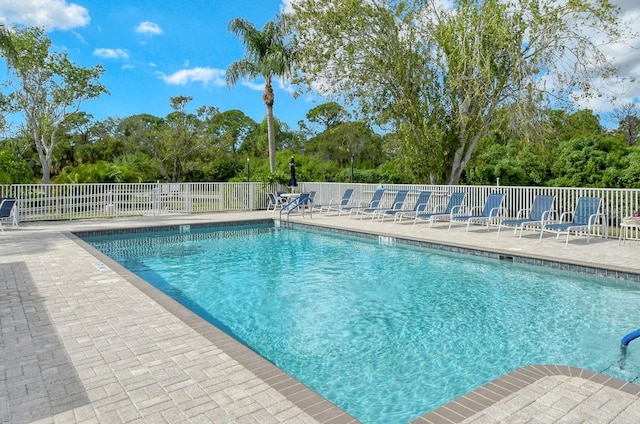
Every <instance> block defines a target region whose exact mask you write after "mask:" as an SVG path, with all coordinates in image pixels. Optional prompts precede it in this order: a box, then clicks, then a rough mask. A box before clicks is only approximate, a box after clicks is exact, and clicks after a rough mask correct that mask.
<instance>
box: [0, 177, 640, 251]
mask: <svg viewBox="0 0 640 424" xmlns="http://www.w3.org/2000/svg"><path fill="white" fill-rule="evenodd" d="M376 187H377V185H375V184H349V183H309V182H307V183H301V185H300V187H298V190H299V191H305V192H309V191H315V192H316V197H315V200H314V202H315V203H320V204H326V203H329V202H330V201H331V200H333V201H334V202H336V201H339V199H340V198H341V197H342V194H343V193H344V191H345V190H346V189H347V188H353V189H355V191H354V201H355V202H362V203H367V202H368V200H369V199H371V196H372V194H373V191H374V190H375V189H376ZM384 188H385V189H387V194H386V196H387V204H388V203H389V202H391V199H392V198H393V196H394V195H395V190H398V189H409V190H411V193H415V194H416V195H417V193H418V192H419V191H421V190H429V191H431V192H432V196H431V200H430V201H431V202H432V204H433V205H436V204H438V203H439V202H440V203H446V201H447V197H448V195H449V194H451V193H453V192H455V191H465V192H466V193H467V199H466V202H465V205H466V207H467V208H471V207H474V206H482V205H483V204H484V200H485V198H486V196H487V195H488V194H489V193H492V192H502V193H504V194H505V200H504V207H505V208H506V210H507V211H508V215H509V216H512V217H513V216H515V215H516V213H517V211H518V210H519V209H522V208H527V207H529V206H530V205H531V203H532V202H533V199H534V197H535V196H536V195H537V194H547V195H549V194H552V195H555V196H556V202H555V210H556V213H557V215H558V216H559V215H560V214H561V213H562V212H565V211H573V209H574V207H575V205H576V202H577V199H578V197H581V196H596V197H601V198H602V199H603V209H602V211H601V212H603V213H604V214H605V215H606V217H607V221H608V224H609V228H610V230H611V231H610V232H609V234H610V235H615V234H617V229H618V227H619V225H620V223H622V218H623V217H626V216H631V215H632V214H633V212H634V211H637V210H640V189H607V188H565V187H562V188H558V187H511V186H449V185H405V184H395V185H394V184H385V185H384ZM276 189H277V188H276V187H275V186H268V185H265V184H262V183H178V184H167V183H143V184H107V183H105V184H59V185H58V184H52V185H42V184H18V185H3V186H0V197H14V198H16V199H18V202H17V203H18V210H19V220H20V221H43V220H62V219H81V218H109V217H121V216H140V215H145V216H159V215H166V214H191V213H204V212H227V211H244V210H260V209H266V207H267V204H268V198H267V195H266V193H268V192H273V191H276ZM414 199H415V197H414ZM411 200H412V198H411V197H409V202H408V203H409V205H408V206H409V207H411V206H412V205H411ZM628 238H634V239H640V234H638V230H637V229H629V233H628Z"/></svg>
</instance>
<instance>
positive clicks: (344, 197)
mask: <svg viewBox="0 0 640 424" xmlns="http://www.w3.org/2000/svg"><path fill="white" fill-rule="evenodd" d="M351 196H353V189H352V188H348V189H346V190H345V191H344V194H343V195H342V200H340V206H347V205H348V204H349V202H350V201H351Z"/></svg>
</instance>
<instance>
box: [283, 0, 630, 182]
mask: <svg viewBox="0 0 640 424" xmlns="http://www.w3.org/2000/svg"><path fill="white" fill-rule="evenodd" d="M292 6H293V9H294V12H293V14H292V15H291V16H290V18H289V19H290V21H291V23H292V25H293V27H294V29H295V31H294V45H295V49H296V51H297V55H298V57H299V62H298V67H299V68H300V71H301V72H300V73H299V74H296V81H295V82H300V83H303V84H304V86H306V87H307V88H310V89H311V88H313V89H319V90H320V91H321V93H322V94H325V95H327V96H329V97H330V98H334V99H336V100H338V101H341V102H344V103H346V104H349V105H351V106H353V107H354V108H355V109H356V110H357V111H358V112H359V113H360V114H361V115H363V116H366V117H368V118H370V119H371V120H373V121H374V122H375V123H376V124H378V125H380V124H382V125H384V124H388V125H392V126H393V128H394V129H395V131H396V132H398V133H399V134H400V135H401V136H402V140H403V141H404V143H403V145H402V148H403V152H404V156H405V158H406V162H407V164H408V165H409V166H410V167H411V168H412V170H413V171H414V172H415V173H416V174H417V175H425V174H426V175H425V177H428V179H429V180H430V182H432V183H436V182H448V183H450V184H456V183H458V182H459V180H460V176H461V174H462V172H463V170H464V168H465V166H466V165H467V163H468V162H469V160H470V159H471V158H472V155H473V153H474V151H475V149H476V146H477V144H478V142H479V141H480V140H481V138H482V137H483V136H485V135H486V134H487V133H488V131H490V128H491V126H492V125H493V124H495V123H496V121H497V120H498V119H509V120H510V121H511V123H512V124H513V125H518V126H519V127H520V128H519V129H520V130H522V133H523V134H525V132H524V131H525V130H527V131H528V132H529V133H531V132H532V131H535V130H536V129H537V128H539V127H540V125H539V124H538V123H539V121H540V119H541V117H542V116H543V115H542V114H541V113H540V111H541V109H543V108H545V107H546V106H548V104H549V102H550V101H551V100H552V99H553V100H557V99H570V98H572V97H571V96H572V95H575V94H581V95H584V96H590V95H592V94H598V93H597V90H596V89H595V87H594V86H593V84H592V81H593V78H594V77H600V78H603V79H606V78H608V77H611V76H614V75H615V68H614V67H613V66H612V64H611V63H610V62H609V60H608V58H607V57H606V56H605V55H604V54H603V52H602V50H601V49H602V48H603V47H604V46H605V45H606V44H607V43H611V42H615V41H618V40H619V39H620V36H621V35H622V34H624V28H622V23H621V21H619V20H618V18H617V13H618V9H617V8H616V7H614V6H613V5H612V4H611V3H610V2H609V0H572V1H569V2H558V1H556V0H514V1H511V2H504V1H501V0H452V1H450V2H439V1H432V0H412V1H396V0H374V1H371V0H298V1H296V2H294V3H292ZM363 28H366V30H363ZM594 33H597V35H598V37H599V38H598V43H597V44H596V43H595V42H593V41H592V40H594V38H593V34H594ZM504 109H508V110H509V113H508V114H499V113H498V111H500V110H504ZM527 125H528V126H527Z"/></svg>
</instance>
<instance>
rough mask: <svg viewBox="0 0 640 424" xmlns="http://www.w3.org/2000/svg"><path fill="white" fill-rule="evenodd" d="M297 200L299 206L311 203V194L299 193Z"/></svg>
mask: <svg viewBox="0 0 640 424" xmlns="http://www.w3.org/2000/svg"><path fill="white" fill-rule="evenodd" d="M297 199H298V204H299V205H304V204H307V203H311V193H300V195H299V196H298V197H297Z"/></svg>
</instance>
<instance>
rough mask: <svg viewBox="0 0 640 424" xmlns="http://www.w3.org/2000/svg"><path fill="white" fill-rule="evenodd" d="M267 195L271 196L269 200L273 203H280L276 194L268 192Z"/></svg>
mask: <svg viewBox="0 0 640 424" xmlns="http://www.w3.org/2000/svg"><path fill="white" fill-rule="evenodd" d="M267 196H269V202H271V204H272V205H276V204H277V203H278V201H277V200H276V195H275V194H273V193H267Z"/></svg>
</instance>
